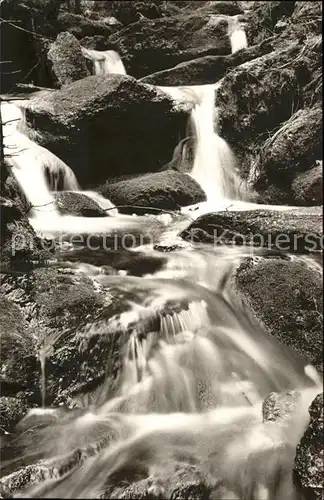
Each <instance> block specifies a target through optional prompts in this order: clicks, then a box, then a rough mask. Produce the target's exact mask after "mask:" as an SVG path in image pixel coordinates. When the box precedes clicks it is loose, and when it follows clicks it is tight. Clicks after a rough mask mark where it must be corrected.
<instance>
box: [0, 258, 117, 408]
mask: <svg viewBox="0 0 324 500" xmlns="http://www.w3.org/2000/svg"><path fill="white" fill-rule="evenodd" d="M23 278H25V280H23ZM1 289H2V290H3V292H4V293H6V295H7V297H8V300H7V299H3V300H2V306H3V307H2V308H1V314H2V317H1V321H2V324H3V327H4V329H3V332H4V333H3V334H2V336H1V346H2V359H3V362H4V364H3V372H2V387H3V391H4V390H6V393H4V392H3V394H4V395H7V394H13V393H14V392H18V391H21V390H22V389H24V390H25V393H26V398H27V401H29V402H31V403H37V404H40V401H41V400H40V396H41V395H40V387H41V364H40V357H39V356H40V353H41V352H43V353H44V355H45V357H46V359H47V361H46V366H45V370H46V372H45V373H46V403H47V404H51V403H52V402H53V400H54V399H55V400H59V401H61V400H62V398H63V394H64V395H66V396H67V395H72V394H77V393H79V392H82V391H86V390H87V389H89V387H91V388H93V386H97V385H98V384H100V383H101V382H102V380H103V378H104V376H105V373H106V366H107V362H108V360H112V359H113V357H114V356H117V358H116V359H117V360H118V359H119V355H120V353H119V350H118V348H117V347H116V350H114V336H113V335H112V334H110V335H107V333H106V330H105V321H104V320H103V323H102V325H101V327H100V328H101V330H100V328H99V331H98V334H93V335H90V340H89V342H87V335H88V333H87V332H88V331H89V329H91V325H94V324H95V323H96V319H98V318H100V317H101V316H100V315H101V314H104V317H105V318H108V319H109V318H110V317H111V316H113V315H114V314H115V313H116V312H117V311H118V312H120V310H121V309H122V305H121V303H120V300H119V299H118V297H117V295H116V296H115V298H114V300H113V299H112V295H111V294H109V293H108V291H107V292H106V293H104V292H103V291H102V290H101V291H100V289H99V290H98V288H96V286H95V285H94V283H93V282H92V280H91V279H89V278H87V277H85V276H82V275H81V276H78V275H75V274H73V273H72V272H71V271H69V270H64V269H55V268H46V269H45V268H44V269H37V270H34V271H33V272H31V273H30V274H29V275H28V280H26V277H22V278H19V277H17V276H14V275H13V276H10V275H8V276H7V277H6V280H5V281H3V282H2V285H1ZM18 305H19V307H18ZM4 306H5V307H4ZM124 307H126V306H125V305H124ZM27 321H30V327H27V326H26V325H27V323H26V322H27ZM12 325H14V328H13V326H12ZM24 325H25V326H24ZM83 329H84V330H83ZM6 332H8V333H6ZM82 332H84V333H82ZM111 349H113V351H114V353H111ZM18 374H19V376H18ZM111 375H112V376H113V370H112V373H111Z"/></svg>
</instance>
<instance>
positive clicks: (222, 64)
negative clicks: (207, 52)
mask: <svg viewBox="0 0 324 500" xmlns="http://www.w3.org/2000/svg"><path fill="white" fill-rule="evenodd" d="M272 49H273V37H272V38H269V39H267V40H265V41H264V42H262V43H260V44H259V45H255V46H252V47H247V48H245V49H242V50H239V51H238V52H235V53H234V54H230V55H225V56H222V55H220V56H204V57H197V58H195V59H192V60H191V61H186V62H182V63H179V64H177V65H176V66H174V67H173V68H170V69H165V70H162V71H158V72H157V73H153V74H152V75H148V76H145V77H144V78H142V79H141V82H143V83H150V84H152V85H166V86H168V85H170V86H178V85H204V84H211V83H215V82H217V81H218V80H220V79H221V78H222V77H223V76H224V75H225V74H226V73H227V72H228V71H230V70H231V69H233V68H235V67H236V66H240V65H241V64H243V63H245V62H247V61H250V60H252V59H256V58H258V57H261V56H263V55H264V54H266V53H268V52H271V51H272Z"/></svg>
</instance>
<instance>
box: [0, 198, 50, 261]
mask: <svg viewBox="0 0 324 500" xmlns="http://www.w3.org/2000/svg"><path fill="white" fill-rule="evenodd" d="M0 209H1V234H0V263H1V268H2V269H3V270H6V269H9V268H11V267H12V266H15V267H16V268H17V266H18V267H19V268H23V267H24V266H25V267H26V266H27V267H28V266H30V265H31V263H32V262H37V263H42V262H45V261H47V260H49V259H50V258H51V253H50V252H49V251H48V249H47V246H46V242H44V241H42V240H41V239H40V238H39V237H38V236H36V234H35V231H34V229H33V228H32V226H31V225H30V223H29V220H28V217H27V215H26V213H24V212H23V208H22V205H21V203H20V202H19V200H18V199H17V200H15V201H13V200H11V199H9V198H4V197H2V196H0Z"/></svg>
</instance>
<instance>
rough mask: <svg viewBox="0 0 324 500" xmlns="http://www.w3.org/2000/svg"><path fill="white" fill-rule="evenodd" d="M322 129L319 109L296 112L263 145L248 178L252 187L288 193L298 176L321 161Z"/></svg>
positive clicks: (317, 107)
mask: <svg viewBox="0 0 324 500" xmlns="http://www.w3.org/2000/svg"><path fill="white" fill-rule="evenodd" d="M322 127H323V125H322V109H321V108H320V107H319V106H316V107H314V108H311V109H303V110H299V111H297V113H295V114H294V115H293V116H292V117H291V118H290V119H289V120H288V121H287V122H285V123H284V124H283V125H282V126H281V128H280V129H279V130H277V132H276V133H274V134H273V135H272V136H271V137H270V138H269V139H268V140H267V141H266V142H265V143H264V144H263V146H262V149H261V151H260V154H259V156H258V158H257V159H256V161H255V163H254V166H253V172H251V176H250V180H251V182H253V187H255V188H256V189H257V190H258V191H261V192H262V191H263V190H265V189H267V188H268V187H269V185H274V186H275V187H278V188H285V189H286V191H287V190H289V189H290V187H291V184H292V182H293V179H294V177H295V176H296V175H297V174H298V173H301V172H305V171H307V170H308V169H310V168H311V167H312V166H313V165H314V164H315V162H316V161H318V160H322V155H323V153H322V149H323V140H322ZM295 189H296V186H295ZM315 189H316V188H315ZM275 202H276V200H273V203H275ZM292 202H293V200H292Z"/></svg>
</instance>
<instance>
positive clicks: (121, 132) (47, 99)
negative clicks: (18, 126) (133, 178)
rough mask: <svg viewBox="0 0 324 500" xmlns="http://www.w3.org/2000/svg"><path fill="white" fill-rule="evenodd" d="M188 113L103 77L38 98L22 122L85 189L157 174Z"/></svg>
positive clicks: (149, 91)
mask: <svg viewBox="0 0 324 500" xmlns="http://www.w3.org/2000/svg"><path fill="white" fill-rule="evenodd" d="M188 111H189V109H188V105H185V104H184V105H178V104H175V103H174V101H173V100H171V99H170V97H169V96H167V95H166V94H164V92H162V91H159V90H158V89H154V88H153V87H151V86H149V85H144V84H141V83H138V82H137V81H136V80H135V79H134V78H132V77H129V76H124V75H107V76H89V77H87V78H84V79H83V80H79V81H76V82H73V83H71V84H69V85H65V86H64V87H63V88H62V89H60V90H57V91H52V92H48V91H44V92H39V93H38V94H36V95H35V96H34V97H33V98H32V99H31V100H30V101H29V106H28V107H27V110H26V116H27V122H28V123H30V124H31V125H32V127H33V128H34V131H33V130H31V131H30V134H31V135H32V136H33V138H35V140H36V142H38V143H40V144H41V145H42V146H44V147H46V148H47V149H49V150H50V151H51V152H52V153H54V154H56V155H57V156H58V157H59V158H60V159H62V160H63V161H64V162H65V163H67V164H68V165H69V166H70V167H71V168H72V170H73V171H74V172H75V174H76V176H77V178H78V180H79V181H80V183H81V184H82V185H83V186H84V185H89V184H90V183H91V184H92V185H95V184H98V183H99V182H100V181H101V182H102V181H105V180H106V179H108V178H109V177H114V176H116V175H122V174H127V173H128V174H130V173H140V172H148V171H156V170H158V169H159V168H161V167H162V166H163V165H164V164H165V163H167V162H168V161H169V160H170V158H171V157H172V153H173V150H174V148H175V146H176V145H177V142H178V137H179V133H180V134H181V133H183V134H184V131H185V128H186V125H187V120H188Z"/></svg>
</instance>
